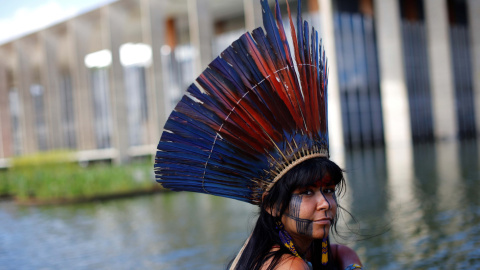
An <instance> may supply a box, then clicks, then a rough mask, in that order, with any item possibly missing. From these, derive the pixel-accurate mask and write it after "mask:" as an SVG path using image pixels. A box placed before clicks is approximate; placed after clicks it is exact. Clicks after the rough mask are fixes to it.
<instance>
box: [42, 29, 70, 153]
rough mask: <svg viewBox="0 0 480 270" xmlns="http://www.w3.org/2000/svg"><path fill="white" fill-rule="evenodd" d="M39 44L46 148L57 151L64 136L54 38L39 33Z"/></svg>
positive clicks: (44, 33)
mask: <svg viewBox="0 0 480 270" xmlns="http://www.w3.org/2000/svg"><path fill="white" fill-rule="evenodd" d="M40 42H41V45H42V46H41V47H42V51H43V53H42V56H43V57H42V59H41V63H42V66H43V67H44V68H42V69H41V70H40V77H41V80H42V85H43V86H44V89H45V93H44V100H45V120H46V123H47V128H48V147H49V149H59V148H63V147H64V145H65V144H64V142H63V141H64V136H63V130H62V128H61V123H62V121H61V113H62V112H61V109H60V102H61V101H60V92H59V80H58V77H59V72H58V62H57V51H58V48H57V45H58V39H57V37H56V36H54V35H52V34H51V33H49V32H48V30H43V31H41V32H40Z"/></svg>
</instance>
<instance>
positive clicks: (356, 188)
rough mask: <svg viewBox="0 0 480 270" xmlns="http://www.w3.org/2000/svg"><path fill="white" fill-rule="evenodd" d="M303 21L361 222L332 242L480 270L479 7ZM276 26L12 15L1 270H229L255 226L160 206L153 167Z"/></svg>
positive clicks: (253, 17) (389, 264) (306, 8)
mask: <svg viewBox="0 0 480 270" xmlns="http://www.w3.org/2000/svg"><path fill="white" fill-rule="evenodd" d="M269 2H270V3H271V5H273V3H274V1H269ZM288 2H289V3H290V8H291V9H292V14H294V16H296V10H297V5H296V1H293V0H292V1H290V0H289V1H288ZM302 3H303V9H302V16H303V18H304V19H306V20H308V21H309V22H310V24H311V25H313V26H314V27H315V28H316V29H317V30H318V31H319V36H320V37H322V38H323V44H324V45H325V51H326V55H327V58H328V64H329V94H328V102H329V135H330V144H331V145H330V147H331V153H332V157H331V158H332V160H334V161H335V162H337V163H338V164H339V165H340V166H341V167H343V168H345V169H346V175H347V176H346V177H347V183H348V189H347V193H346V194H345V196H344V197H343V198H342V199H341V204H342V205H343V206H344V207H345V208H346V209H348V210H349V211H350V212H351V213H352V214H353V215H354V216H355V217H356V218H357V220H358V221H357V222H355V221H354V220H353V219H352V218H351V217H349V216H348V215H344V217H343V222H341V228H342V230H343V231H344V232H345V235H346V237H340V236H338V237H337V238H335V241H338V242H342V243H346V244H349V245H350V246H352V247H353V248H355V249H356V250H357V252H358V253H359V255H360V257H361V259H362V260H363V262H364V263H365V264H366V265H367V267H368V268H369V269H405V268H406V269H445V268H448V269H452V268H453V269H476V268H480V198H479V196H478V191H477V190H478V188H480V181H479V180H480V179H479V177H480V176H479V170H478V168H479V165H480V164H479V162H480V159H479V156H478V154H479V145H478V144H477V139H476V138H477V136H478V135H479V133H480V109H479V108H480V1H478V0H423V1H422V0H419V1H415V0H335V1H334V0H304V1H302ZM280 5H281V10H282V14H283V18H284V21H285V23H286V20H285V19H287V16H286V10H287V8H286V4H285V3H284V1H280ZM261 13H262V12H261V9H260V5H259V1H258V0H243V1H240V0H175V1H173V0H117V1H112V0H110V1H106V0H87V1H77V0H68V1H54V0H50V1H40V0H24V1H10V2H8V3H3V4H2V9H1V10H0V220H1V222H0V269H57V268H68V269H90V268H97V269H111V268H115V269H222V268H224V266H225V265H226V263H227V262H228V261H229V259H231V258H233V256H234V255H235V254H236V252H237V251H238V250H239V248H240V247H241V245H242V244H243V241H244V240H245V239H246V238H247V237H248V234H249V232H250V230H251V226H252V222H253V221H254V220H255V212H256V210H257V209H256V208H255V207H252V206H249V205H246V204H244V203H241V202H236V201H231V200H228V199H223V198H217V197H210V196H205V195H200V194H184V193H168V192H159V191H162V190H161V189H160V187H159V185H157V184H155V183H154V177H153V170H152V166H153V165H152V163H153V162H152V157H153V155H154V154H155V150H156V144H157V142H158V139H159V138H160V134H161V132H162V127H163V125H164V122H165V120H166V118H167V117H168V114H169V112H170V111H171V110H172V109H173V108H174V106H175V104H176V103H177V102H178V100H179V99H180V98H181V96H182V95H183V93H184V91H185V90H186V89H187V87H188V85H189V84H191V83H192V82H193V80H194V79H195V78H196V77H197V76H198V75H199V74H200V73H201V72H202V70H203V69H204V68H205V67H206V66H207V65H208V63H209V62H210V61H211V60H212V59H213V58H214V57H216V56H217V55H218V54H220V53H221V52H222V51H223V49H225V48H226V47H227V46H229V44H231V43H232V42H233V41H234V40H236V39H237V38H238V37H239V36H240V35H241V34H243V33H244V32H245V31H251V30H253V29H254V28H256V27H259V26H261V25H262V18H261V15H262V14H261ZM286 27H287V28H288V26H287V25H286ZM144 194H153V195H149V196H132V195H144ZM342 235H343V234H342Z"/></svg>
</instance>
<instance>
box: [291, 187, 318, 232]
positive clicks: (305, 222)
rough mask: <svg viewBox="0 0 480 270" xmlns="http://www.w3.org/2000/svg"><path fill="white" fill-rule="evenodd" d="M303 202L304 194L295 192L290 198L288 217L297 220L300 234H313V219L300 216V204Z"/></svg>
mask: <svg viewBox="0 0 480 270" xmlns="http://www.w3.org/2000/svg"><path fill="white" fill-rule="evenodd" d="M301 204H302V196H301V195H298V194H293V195H292V199H291V200H290V205H289V209H288V214H287V217H289V218H291V219H293V220H295V225H296V227H297V232H298V233H299V234H303V235H308V236H312V235H313V220H309V219H303V218H300V206H301Z"/></svg>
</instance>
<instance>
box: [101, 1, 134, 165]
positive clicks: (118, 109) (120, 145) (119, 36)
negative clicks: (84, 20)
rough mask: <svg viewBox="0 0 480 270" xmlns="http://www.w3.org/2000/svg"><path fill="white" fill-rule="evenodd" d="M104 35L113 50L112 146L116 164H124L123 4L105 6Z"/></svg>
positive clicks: (125, 113)
mask: <svg viewBox="0 0 480 270" xmlns="http://www.w3.org/2000/svg"><path fill="white" fill-rule="evenodd" d="M102 11H103V13H102V16H103V18H102V20H103V23H104V24H105V27H102V29H103V31H104V32H103V33H102V36H104V37H106V40H107V47H108V48H109V49H110V51H111V52H112V66H111V69H110V74H109V75H110V76H109V77H110V104H111V108H112V120H113V130H112V147H113V148H115V149H116V150H117V151H118V155H117V156H116V158H115V160H114V161H115V163H116V164H124V163H127V162H128V161H129V156H128V147H129V141H128V134H129V132H128V121H127V102H126V93H125V80H124V74H123V66H122V64H121V63H120V46H121V45H122V40H123V33H124V31H125V29H126V24H125V22H126V19H125V17H126V16H125V11H124V10H123V9H122V7H121V6H117V5H115V4H111V5H108V6H105V7H104V8H103V10H102Z"/></svg>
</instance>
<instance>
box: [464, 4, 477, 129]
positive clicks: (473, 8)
mask: <svg viewBox="0 0 480 270" xmlns="http://www.w3.org/2000/svg"><path fill="white" fill-rule="evenodd" d="M467 11H468V24H469V28H470V48H471V54H472V73H473V74H472V75H473V76H472V83H473V96H474V99H475V101H474V104H475V120H476V122H477V123H476V128H477V135H480V1H478V0H468V1H467Z"/></svg>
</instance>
